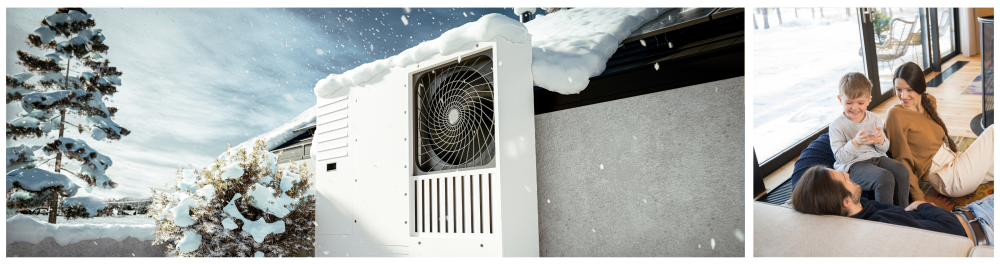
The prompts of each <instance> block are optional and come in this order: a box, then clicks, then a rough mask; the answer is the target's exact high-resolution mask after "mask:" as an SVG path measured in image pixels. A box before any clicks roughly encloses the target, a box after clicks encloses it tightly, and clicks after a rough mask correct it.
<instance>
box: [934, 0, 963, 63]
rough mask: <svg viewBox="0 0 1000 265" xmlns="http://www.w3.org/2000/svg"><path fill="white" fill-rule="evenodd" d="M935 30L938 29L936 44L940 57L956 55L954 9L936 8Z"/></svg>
mask: <svg viewBox="0 0 1000 265" xmlns="http://www.w3.org/2000/svg"><path fill="white" fill-rule="evenodd" d="M936 13H937V29H938V43H939V45H940V48H941V57H942V58H944V57H949V55H953V54H954V53H956V52H957V51H956V47H957V46H958V45H957V43H956V42H955V26H956V24H957V23H956V21H957V20H956V19H955V9H954V8H950V7H938V8H937V12H936Z"/></svg>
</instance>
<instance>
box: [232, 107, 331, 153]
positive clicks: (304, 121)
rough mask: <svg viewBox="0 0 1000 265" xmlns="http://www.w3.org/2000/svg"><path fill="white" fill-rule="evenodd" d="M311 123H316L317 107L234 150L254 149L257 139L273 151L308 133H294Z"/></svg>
mask: <svg viewBox="0 0 1000 265" xmlns="http://www.w3.org/2000/svg"><path fill="white" fill-rule="evenodd" d="M310 123H311V124H315V123H316V105H313V106H312V107H309V108H308V109H306V110H305V111H303V112H302V113H300V114H299V115H298V116H295V118H292V120H290V121H288V122H286V123H285V124H282V125H281V126H278V127H277V128H274V129H273V130H271V131H269V132H266V133H262V134H260V135H257V136H255V137H253V138H250V139H249V140H246V141H244V142H242V143H240V144H238V145H236V146H233V150H239V149H240V148H253V143H254V142H255V141H257V139H264V145H265V149H267V150H273V149H274V148H275V147H278V146H281V144H284V143H285V142H288V140H291V139H292V138H295V137H296V136H299V135H300V134H303V133H306V131H299V132H294V131H295V129H298V128H302V127H304V126H306V125H309V124H310ZM225 154H226V153H225V152H223V153H222V154H220V155H219V159H222V158H223V156H224V155H225Z"/></svg>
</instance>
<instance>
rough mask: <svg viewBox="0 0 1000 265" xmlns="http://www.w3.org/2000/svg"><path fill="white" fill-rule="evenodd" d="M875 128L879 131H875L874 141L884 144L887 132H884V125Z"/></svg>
mask: <svg viewBox="0 0 1000 265" xmlns="http://www.w3.org/2000/svg"><path fill="white" fill-rule="evenodd" d="M875 130H876V131H877V133H875V136H873V137H872V138H873V139H874V141H873V142H875V143H877V144H884V143H885V134H883V133H882V127H875Z"/></svg>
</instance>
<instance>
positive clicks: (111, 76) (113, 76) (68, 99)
mask: <svg viewBox="0 0 1000 265" xmlns="http://www.w3.org/2000/svg"><path fill="white" fill-rule="evenodd" d="M94 26H95V23H94V20H93V19H91V15H90V14H87V11H84V10H83V9H82V8H59V9H58V10H57V11H56V12H55V13H54V14H52V15H48V16H45V17H44V18H43V19H42V22H41V27H39V28H38V29H36V30H35V31H34V33H32V34H29V35H28V40H27V42H28V45H29V46H31V47H33V48H37V49H39V50H41V51H42V53H45V55H42V56H38V55H35V54H31V53H28V52H24V51H21V50H18V51H17V59H18V62H17V64H19V65H22V66H24V67H25V68H27V70H28V72H24V73H19V74H15V75H13V76H10V75H7V104H10V103H11V102H15V101H19V102H20V103H21V107H22V108H23V109H24V111H25V112H22V113H20V114H18V116H19V117H18V118H17V119H14V120H12V121H9V122H8V123H7V140H8V141H11V140H15V141H16V140H19V139H26V138H39V139H47V140H49V142H48V143H47V144H45V145H42V146H31V147H29V146H25V145H20V146H17V147H11V148H7V170H6V177H7V207H8V208H15V209H18V208H38V207H40V206H42V204H48V205H49V209H50V210H49V223H55V222H56V213H57V211H56V209H61V210H62V211H63V214H64V215H65V216H66V217H67V218H76V217H93V216H95V215H96V213H97V211H99V210H100V209H102V208H104V203H101V201H100V200H99V199H97V198H94V197H90V196H78V197H72V198H65V199H64V200H63V205H62V207H60V206H59V196H74V195H75V194H76V192H77V190H78V189H79V188H80V187H78V186H77V185H76V184H74V183H73V182H72V181H70V180H69V178H68V177H67V176H66V175H64V174H63V173H68V174H69V175H72V176H74V177H77V178H79V179H82V180H83V181H85V182H86V183H87V186H86V190H87V191H88V192H89V191H91V190H92V189H93V187H98V188H108V189H109V188H115V187H117V185H118V184H116V183H115V182H114V181H112V180H111V179H110V178H108V176H107V175H106V174H105V171H106V170H107V169H108V167H110V166H111V164H112V161H111V158H109V157H107V156H105V155H102V154H100V153H98V152H97V151H96V150H94V149H92V148H91V147H90V146H89V145H87V143H86V142H84V141H83V140H80V139H74V138H69V137H65V136H64V133H65V131H66V129H67V127H68V126H72V127H76V130H77V132H78V133H80V134H85V135H86V134H89V135H90V136H91V137H93V139H94V140H97V141H101V140H119V139H121V137H122V136H126V135H128V134H129V130H127V129H125V128H122V127H121V126H118V124H117V123H115V122H114V121H112V119H111V118H112V117H114V115H115V112H117V111H118V109H116V108H114V107H107V106H105V104H104V101H105V100H107V99H110V98H111V96H113V95H114V93H115V92H116V91H117V86H120V85H121V75H122V73H121V72H120V71H118V70H117V69H116V68H115V67H111V66H110V63H109V62H108V60H107V59H103V57H102V56H101V54H107V52H108V46H107V45H105V44H104V35H103V34H101V30H100V29H94V28H93V27H94ZM36 77H37V78H36ZM67 115H70V116H67ZM69 118H75V119H74V121H75V120H82V122H76V123H73V122H72V121H70V120H69ZM53 130H57V131H58V136H57V137H50V136H49V133H52V132H53ZM36 152H38V153H41V154H38V153H36ZM64 159H70V160H73V161H75V162H78V163H79V164H78V165H72V166H79V170H77V171H73V170H71V168H73V167H67V166H69V165H68V164H70V163H68V162H69V161H64ZM42 168H48V169H51V170H46V169H42Z"/></svg>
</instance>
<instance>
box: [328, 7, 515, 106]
mask: <svg viewBox="0 0 1000 265" xmlns="http://www.w3.org/2000/svg"><path fill="white" fill-rule="evenodd" d="M496 37H503V38H504V39H507V40H508V41H511V42H514V43H525V42H528V41H530V39H531V37H530V35H528V29H527V28H525V27H524V24H521V22H518V21H515V20H513V19H510V18H509V17H506V16H504V15H501V14H488V15H485V16H483V17H482V18H479V20H476V21H474V22H470V23H466V24H465V25H462V26H461V27H457V28H454V29H451V30H448V31H447V32H445V33H444V34H441V36H440V37H438V38H437V39H434V40H431V41H427V42H424V43H421V44H419V45H417V46H415V47H413V48H409V49H406V50H405V51H403V52H400V53H399V54H398V55H395V56H392V57H389V58H386V59H382V60H377V61H374V62H370V63H366V64H363V65H361V66H358V67H357V68H354V69H351V70H349V71H347V72H344V73H343V74H339V75H338V74H331V75H329V76H327V77H326V78H324V79H323V80H320V81H319V82H317V83H316V87H315V88H314V89H313V90H314V92H315V93H316V96H317V97H320V98H327V97H329V96H331V95H333V94H334V93H336V92H337V91H339V90H340V89H341V88H345V87H354V86H362V85H364V84H367V83H368V81H370V80H372V79H375V78H376V77H379V76H382V75H384V74H386V72H387V70H388V69H389V68H394V67H407V66H410V65H414V64H417V63H420V62H421V61H424V60H427V59H429V58H431V57H432V56H434V55H449V54H451V53H452V52H455V51H457V50H458V49H460V48H462V47H463V46H465V45H466V44H469V43H476V42H483V41H489V40H493V39H495V38H496Z"/></svg>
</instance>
